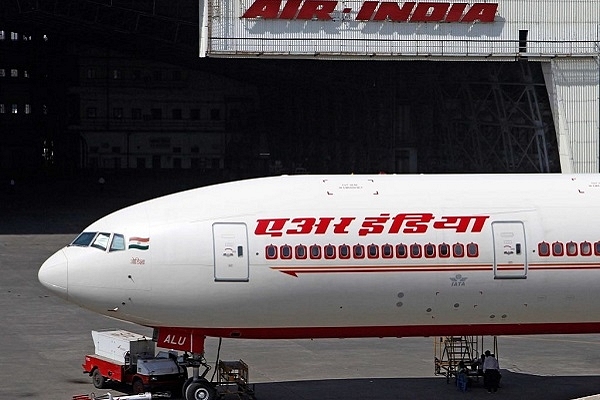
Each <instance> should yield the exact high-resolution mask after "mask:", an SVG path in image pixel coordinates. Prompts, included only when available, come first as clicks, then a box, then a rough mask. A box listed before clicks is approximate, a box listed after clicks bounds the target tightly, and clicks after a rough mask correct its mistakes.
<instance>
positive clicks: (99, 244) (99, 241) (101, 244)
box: [92, 232, 110, 250]
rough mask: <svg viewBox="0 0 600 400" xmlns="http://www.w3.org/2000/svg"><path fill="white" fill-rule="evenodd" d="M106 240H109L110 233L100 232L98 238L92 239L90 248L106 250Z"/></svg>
mask: <svg viewBox="0 0 600 400" xmlns="http://www.w3.org/2000/svg"><path fill="white" fill-rule="evenodd" d="M108 239H110V233H104V232H100V233H99V234H98V236H96V238H95V239H94V242H93V243H92V247H95V248H97V249H100V250H106V248H107V247H108Z"/></svg>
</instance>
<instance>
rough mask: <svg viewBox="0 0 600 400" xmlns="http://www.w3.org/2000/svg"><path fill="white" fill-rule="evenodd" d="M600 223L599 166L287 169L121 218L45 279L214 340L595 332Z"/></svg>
mask: <svg viewBox="0 0 600 400" xmlns="http://www.w3.org/2000/svg"><path fill="white" fill-rule="evenodd" d="M598 226H600V176H598V175H572V176H571V175H462V176H461V175H435V176H423V175H418V176H417V175H415V176H398V175H373V176H360V175H357V176H281V177H273V178H262V179H255V180H247V181H240V182H234V183H226V184H221V185H215V186H209V187H205V188H200V189H195V190H190V191H186V192H182V193H178V194H173V195H170V196H165V197H162V198H158V199H154V200H151V201H147V202H144V203H141V204H138V205H134V206H131V207H128V208H126V209H123V210H120V211H117V212H115V213H113V214H110V215H108V216H106V217H104V218H102V219H100V220H98V221H97V222H95V223H93V224H92V225H90V226H89V227H88V228H86V229H85V230H84V232H85V233H88V235H87V236H86V237H84V238H82V239H81V241H80V243H79V244H78V245H69V246H67V247H65V248H63V249H62V250H60V251H59V252H57V254H55V255H53V256H52V257H51V258H50V259H49V260H48V261H46V263H44V265H43V266H42V268H41V269H40V272H39V278H40V281H41V282H42V283H43V284H44V285H46V286H47V287H49V288H50V289H52V290H53V291H55V292H56V293H57V294H59V295H60V296H62V297H64V298H66V299H68V300H69V301H72V302H74V303H77V304H79V305H81V306H82V307H85V308H88V309H90V310H93V311H96V312H99V313H102V314H105V315H110V316H112V317H116V318H119V319H123V320H127V321H132V322H136V323H139V324H143V325H147V326H153V327H180V328H190V329H195V330H197V331H198V332H201V333H202V334H204V335H207V336H227V337H229V336H231V337H264V338H276V337H350V336H352V337H359V336H415V335H418V336H428V335H431V336H434V335H452V334H511V333H514V334H523V333H575V332H600V292H598V290H597V286H598V283H599V282H600V233H599V232H598V231H599V229H598ZM80 237H81V236H80ZM88 239H89V242H88ZM113 245H114V246H113ZM111 246H113V247H114V249H112V250H111V248H110V247H111Z"/></svg>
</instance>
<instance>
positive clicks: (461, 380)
mask: <svg viewBox="0 0 600 400" xmlns="http://www.w3.org/2000/svg"><path fill="white" fill-rule="evenodd" d="M467 374H468V370H467V366H466V365H465V362H464V361H461V362H459V363H458V370H457V371H456V386H457V388H458V390H460V391H461V392H466V391H467V383H468V382H469V378H468V375H467Z"/></svg>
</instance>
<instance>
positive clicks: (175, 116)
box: [172, 108, 181, 119]
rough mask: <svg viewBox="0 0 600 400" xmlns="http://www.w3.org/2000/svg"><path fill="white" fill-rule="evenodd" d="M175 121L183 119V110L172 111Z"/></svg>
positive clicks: (175, 109)
mask: <svg viewBox="0 0 600 400" xmlns="http://www.w3.org/2000/svg"><path fill="white" fill-rule="evenodd" d="M172 115H173V119H181V108H174V109H173V110H172Z"/></svg>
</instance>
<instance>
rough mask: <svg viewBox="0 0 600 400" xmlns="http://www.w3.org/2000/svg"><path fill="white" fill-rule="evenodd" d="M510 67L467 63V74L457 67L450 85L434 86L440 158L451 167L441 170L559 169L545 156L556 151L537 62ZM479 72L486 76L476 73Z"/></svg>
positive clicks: (550, 117) (554, 161)
mask: <svg viewBox="0 0 600 400" xmlns="http://www.w3.org/2000/svg"><path fill="white" fill-rule="evenodd" d="M514 65H515V64H514V63H489V64H486V65H485V67H483V66H482V65H481V64H479V63H469V64H468V65H467V66H466V67H467V71H466V72H467V73H465V70H464V69H456V70H457V71H459V70H460V71H461V73H462V75H461V77H454V78H456V79H455V82H454V83H453V84H446V85H438V86H437V87H436V88H435V90H436V101H437V106H438V108H439V110H440V113H439V120H440V122H441V124H440V125H441V128H442V129H441V132H439V134H440V139H441V140H443V141H444V146H443V147H442V149H443V151H444V153H445V154H444V156H443V157H438V158H440V159H443V160H444V161H445V163H447V164H448V166H452V167H449V168H444V170H448V169H456V170H458V171H469V170H472V171H477V172H557V171H558V170H559V163H558V161H557V160H554V159H553V158H551V157H550V156H549V155H551V154H554V153H556V151H554V147H555V143H556V138H555V137H554V127H553V124H552V116H551V111H550V108H549V105H548V101H547V100H546V101H543V100H542V98H543V97H547V95H546V92H545V85H544V82H543V77H542V75H541V73H539V72H538V71H537V70H539V64H534V65H533V66H532V64H531V63H529V62H527V61H520V62H518V65H519V68H514ZM476 68H480V71H474V69H476ZM481 71H485V72H487V73H488V75H487V76H480V74H481ZM473 77H477V78H478V79H474V78H473ZM552 143H554V145H553V144H552ZM553 146H554V147H553Z"/></svg>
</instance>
